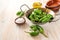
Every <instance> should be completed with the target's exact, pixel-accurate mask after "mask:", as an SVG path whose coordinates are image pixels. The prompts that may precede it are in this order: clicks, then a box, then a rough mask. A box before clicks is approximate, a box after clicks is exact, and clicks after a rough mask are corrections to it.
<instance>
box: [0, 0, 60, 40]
mask: <svg viewBox="0 0 60 40" xmlns="http://www.w3.org/2000/svg"><path fill="white" fill-rule="evenodd" d="M34 1H39V2H41V3H43V2H44V3H43V5H45V3H46V2H47V1H48V0H0V40H60V20H59V21H57V22H54V23H53V22H52V23H47V24H44V25H42V26H43V28H44V29H45V33H46V35H48V38H45V37H44V36H43V35H41V34H40V35H39V36H37V37H31V36H30V35H29V34H27V33H25V32H24V31H28V30H29V26H30V25H31V24H32V23H31V22H30V21H29V20H28V19H27V18H26V17H25V18H26V20H27V21H26V24H24V25H22V26H17V25H16V24H15V23H14V20H15V18H16V12H17V11H19V10H20V9H19V8H20V6H21V5H22V4H27V5H28V6H29V7H30V8H32V3H33V2H34ZM43 7H44V6H43ZM28 21H29V22H28Z"/></svg>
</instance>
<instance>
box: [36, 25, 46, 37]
mask: <svg viewBox="0 0 60 40" xmlns="http://www.w3.org/2000/svg"><path fill="white" fill-rule="evenodd" d="M36 26H37V29H38V30H39V32H40V33H41V34H43V35H44V36H45V37H47V35H45V34H44V29H43V28H42V27H41V26H39V25H36Z"/></svg>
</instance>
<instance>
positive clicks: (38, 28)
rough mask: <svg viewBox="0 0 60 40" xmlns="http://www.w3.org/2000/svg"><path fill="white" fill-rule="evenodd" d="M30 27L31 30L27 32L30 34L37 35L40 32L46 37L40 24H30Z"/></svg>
mask: <svg viewBox="0 0 60 40" xmlns="http://www.w3.org/2000/svg"><path fill="white" fill-rule="evenodd" d="M30 28H31V32H27V33H29V34H30V35H31V36H37V35H39V33H41V34H43V35H44V36H45V37H47V35H45V34H44V29H43V28H42V27H41V26H39V25H32V26H30Z"/></svg>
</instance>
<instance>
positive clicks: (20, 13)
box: [16, 11, 24, 17]
mask: <svg viewBox="0 0 60 40" xmlns="http://www.w3.org/2000/svg"><path fill="white" fill-rule="evenodd" d="M16 15H17V16H19V17H22V16H23V15H24V12H22V11H18V12H17V14H16Z"/></svg>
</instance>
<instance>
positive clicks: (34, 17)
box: [28, 8, 53, 23]
mask: <svg viewBox="0 0 60 40" xmlns="http://www.w3.org/2000/svg"><path fill="white" fill-rule="evenodd" d="M28 18H29V19H30V20H31V21H33V22H40V23H46V22H49V21H51V20H52V18H53V16H52V15H51V14H48V13H46V12H44V11H42V10H41V9H38V8H37V9H34V11H33V12H32V13H31V14H30V15H29V16H28Z"/></svg>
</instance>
